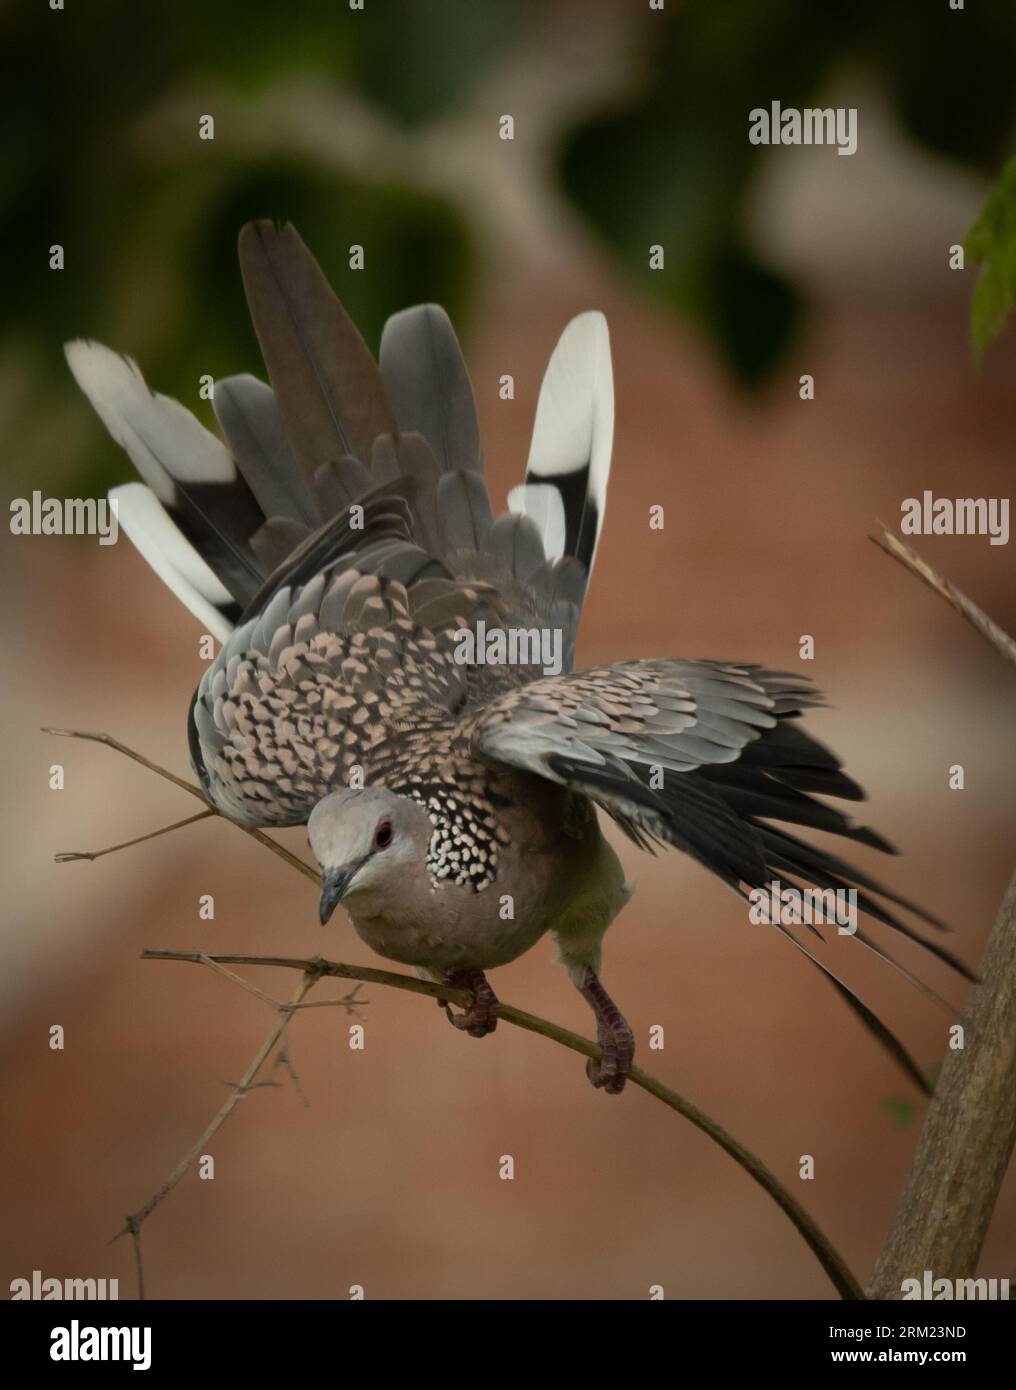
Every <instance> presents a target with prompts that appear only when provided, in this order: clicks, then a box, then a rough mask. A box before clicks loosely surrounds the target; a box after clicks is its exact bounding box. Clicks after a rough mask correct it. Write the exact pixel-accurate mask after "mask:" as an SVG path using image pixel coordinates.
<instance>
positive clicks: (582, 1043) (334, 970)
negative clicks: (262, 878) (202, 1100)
mask: <svg viewBox="0 0 1016 1390" xmlns="http://www.w3.org/2000/svg"><path fill="white" fill-rule="evenodd" d="M141 958H142V960H175V961H190V962H194V963H195V964H198V965H211V966H213V967H215V966H220V967H221V966H225V965H271V966H276V967H278V966H282V967H284V968H286V969H290V970H300V971H302V972H303V973H304V976H305V978H306V976H307V975H308V974H310V973H315V974H316V976H317V977H319V978H323V977H325V976H328V975H332V976H336V977H338V978H339V979H343V980H364V981H369V982H370V983H371V984H379V985H390V986H391V987H392V988H393V989H401V990H406V991H407V992H408V993H410V994H422V995H427V996H429V997H431V998H434V999H436V998H441V999H446V1000H449V1001H450V1002H451V1003H453V1004H458V1005H459V1006H460V1007H461V1008H468V1007H469V1005H470V1004H471V1003H472V994H471V993H470V991H469V990H466V989H453V988H452V987H451V986H449V985H443V984H442V985H438V984H434V983H432V982H431V981H429V980H420V979H417V978H416V977H415V976H411V975H400V974H397V973H396V972H394V971H390V970H375V969H372V968H370V967H361V966H352V965H345V964H342V963H341V962H339V961H331V960H325V959H324V958H323V957H321V956H315V957H312V958H310V959H306V960H305V959H302V958H299V957H295V956H249V955H214V956H209V955H206V954H205V953H204V952H202V951H156V950H152V951H142V953H141ZM221 973H222V974H225V975H226V976H227V978H231V979H234V980H235V981H236V982H238V983H241V984H243V985H244V987H245V988H246V987H248V986H247V982H246V981H241V980H239V978H238V977H236V976H233V975H232V972H227V971H224V970H223V971H221ZM269 1002H271V1001H269ZM336 1002H339V1001H336ZM498 1018H499V1020H502V1021H503V1022H505V1023H511V1024H513V1025H514V1026H515V1027H517V1028H524V1029H525V1030H526V1031H527V1032H529V1033H536V1034H538V1035H539V1036H540V1037H543V1038H549V1039H550V1041H551V1042H556V1043H559V1044H560V1045H561V1046H562V1047H567V1048H570V1049H571V1051H572V1052H578V1053H581V1054H582V1056H584V1057H597V1058H598V1057H600V1056H601V1055H602V1054H601V1051H600V1048H599V1047H598V1046H597V1045H596V1043H594V1042H591V1041H590V1040H589V1039H588V1038H583V1037H581V1036H580V1035H579V1034H578V1033H573V1032H571V1031H570V1030H569V1029H567V1028H562V1027H560V1026H559V1025H558V1024H556V1023H550V1022H549V1021H548V1020H547V1019H544V1018H538V1017H537V1016H536V1015H535V1014H530V1013H526V1012H525V1011H524V1010H523V1009H517V1008H515V1007H514V1006H513V1005H511V1004H505V1003H502V1004H501V1005H500V1008H499V1009H498ZM630 1080H631V1082H632V1084H633V1085H635V1086H640V1087H641V1088H642V1090H644V1091H648V1092H649V1094H650V1095H651V1096H655V1097H656V1099H657V1100H661V1101H662V1102H663V1103H664V1105H668V1106H669V1107H670V1108H671V1110H675V1111H677V1113H678V1114H679V1115H682V1116H684V1118H685V1119H686V1120H689V1121H690V1122H691V1124H693V1125H694V1126H695V1128H696V1129H699V1130H701V1131H702V1133H703V1134H706V1135H708V1137H709V1138H710V1139H712V1140H713V1142H714V1143H716V1144H719V1146H720V1148H722V1149H723V1150H724V1151H725V1152H726V1153H728V1154H729V1155H730V1156H731V1158H733V1159H734V1161H735V1162H736V1163H738V1164H740V1166H741V1167H742V1168H744V1169H745V1171H746V1172H747V1173H748V1174H750V1176H751V1177H753V1178H754V1179H755V1181H756V1182H757V1183H758V1184H759V1185H760V1186H761V1187H762V1188H764V1189H765V1191H766V1192H768V1193H769V1195H770V1196H771V1197H772V1198H773V1200H774V1201H775V1202H776V1204H777V1205H778V1206H779V1207H780V1208H781V1210H782V1211H783V1212H784V1213H785V1214H786V1216H787V1217H789V1219H790V1221H791V1222H792V1223H793V1224H794V1226H795V1227H796V1228H797V1230H798V1232H799V1233H800V1235H801V1236H802V1238H803V1239H804V1241H805V1242H806V1243H807V1245H808V1246H809V1247H810V1249H811V1250H812V1251H813V1253H814V1254H815V1256H816V1257H817V1259H818V1260H819V1262H820V1263H821V1265H822V1267H823V1269H824V1270H825V1271H826V1273H827V1274H828V1275H829V1278H830V1279H831V1280H832V1282H833V1284H834V1285H835V1287H836V1289H837V1290H838V1291H839V1293H840V1295H841V1296H842V1297H843V1298H847V1299H856V1298H863V1297H864V1292H863V1290H862V1289H861V1287H860V1285H859V1284H858V1283H857V1280H856V1279H855V1278H854V1276H853V1275H852V1274H851V1272H850V1270H849V1269H848V1267H847V1265H846V1263H845V1261H844V1260H843V1258H842V1256H840V1254H839V1253H838V1252H837V1251H836V1250H835V1249H834V1247H833V1246H832V1245H831V1244H830V1242H829V1240H828V1239H827V1237H826V1236H825V1235H824V1233H823V1232H822V1231H821V1229H820V1228H819V1227H818V1226H817V1225H816V1223H815V1222H814V1221H813V1220H812V1218H811V1217H810V1216H809V1214H808V1213H807V1212H806V1211H805V1210H804V1208H803V1207H802V1206H801V1205H800V1203H799V1202H797V1201H796V1199H795V1198H794V1197H792V1196H791V1195H790V1193H789V1192H788V1191H787V1189H786V1188H785V1187H784V1186H783V1185H782V1184H781V1183H780V1181H779V1179H778V1178H777V1177H776V1176H775V1174H774V1173H773V1172H772V1171H771V1170H770V1169H769V1168H767V1167H766V1165H765V1164H764V1163H763V1162H762V1160H761V1159H760V1158H757V1157H756V1155H755V1154H753V1153H752V1152H751V1151H750V1150H749V1149H746V1148H745V1147H744V1145H743V1144H741V1143H739V1142H738V1141H737V1140H736V1139H735V1138H734V1137H733V1135H731V1134H728V1133H727V1131H726V1130H725V1129H724V1128H723V1127H722V1126H721V1125H719V1124H717V1123H716V1121H715V1120H713V1119H711V1118H710V1117H709V1116H708V1115H706V1114H705V1113H704V1112H703V1111H702V1110H700V1109H699V1108H698V1106H696V1105H693V1104H692V1103H691V1101H689V1100H686V1099H685V1098H684V1096H681V1095H679V1094H678V1093H677V1091H674V1090H672V1089H671V1087H669V1086H665V1085H664V1084H663V1082H662V1081H659V1080H657V1078H656V1077H654V1076H650V1075H649V1073H648V1072H645V1071H643V1070H642V1068H641V1067H633V1068H632V1070H631V1076H630Z"/></svg>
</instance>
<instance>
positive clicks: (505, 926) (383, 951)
mask: <svg viewBox="0 0 1016 1390" xmlns="http://www.w3.org/2000/svg"><path fill="white" fill-rule="evenodd" d="M476 896H477V897H483V896H484V895H483V894H477V895H476ZM490 899H491V908H490V910H489V912H486V913H484V914H482V917H481V916H480V914H473V913H469V914H464V918H465V920H459V921H457V922H444V923H443V924H442V926H441V929H440V930H439V931H437V930H434V929H433V928H430V927H428V926H426V925H422V926H420V927H407V926H404V925H399V926H395V925H394V924H392V923H390V922H386V921H385V920H384V919H383V918H380V917H353V926H354V927H355V929H356V934H357V935H358V936H359V937H360V939H361V941H364V942H366V944H367V945H368V946H369V947H370V948H371V950H372V951H376V952H377V954H378V955H379V956H384V957H385V958H386V959H387V960H395V961H399V962H401V964H403V965H421V966H431V967H433V968H434V969H437V970H491V969H493V968H494V967H495V966H498V965H507V964H508V962H509V961H513V960H516V959H517V958H518V957H519V956H521V955H524V954H525V952H526V951H528V950H529V949H530V947H532V946H535V945H536V943H537V941H539V939H540V937H541V936H543V935H544V933H545V932H546V931H547V930H548V929H549V927H550V926H551V925H552V922H551V921H550V920H547V919H545V918H544V916H543V914H535V913H530V914H527V915H526V917H525V918H524V919H520V918H518V917H516V918H514V919H511V918H508V919H502V918H501V916H500V915H499V908H498V899H497V897H496V895H495V894H494V893H493V892H492V891H491V892H490ZM478 919H479V920H478Z"/></svg>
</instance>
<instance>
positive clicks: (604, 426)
mask: <svg viewBox="0 0 1016 1390" xmlns="http://www.w3.org/2000/svg"><path fill="white" fill-rule="evenodd" d="M613 439H614V382H613V375H612V372H611V363H610V335H609V333H608V331H607V320H606V319H605V318H604V316H603V315H602V314H601V313H600V312H599V311H598V310H590V311H589V312H588V313H585V314H579V315H578V317H577V318H574V319H572V321H571V322H570V323H569V324H568V326H567V328H566V329H565V330H564V332H563V333H562V334H561V337H560V339H559V340H558V344H557V347H556V348H555V349H554V352H553V354H552V356H551V359H550V362H549V363H548V364H547V370H546V372H545V373H544V377H543V384H542V386H541V387H540V398H539V402H538V404H537V407H536V420H535V423H534V425H533V438H532V444H531V445H530V449H529V462H528V464H527V465H526V481H525V484H524V486H523V487H521V488H514V489H513V491H512V494H511V496H510V497H509V499H508V504H509V506H510V507H511V509H512V511H514V512H525V514H526V515H528V516H531V517H532V519H533V520H534V521H535V522H536V524H537V526H539V527H540V531H541V535H542V536H543V543H544V549H545V550H546V552H547V554H548V556H551V555H553V556H554V557H555V558H557V557H558V556H560V555H561V554H562V553H563V554H566V555H574V556H575V557H576V558H577V559H579V560H581V561H582V563H583V564H584V565H585V566H586V569H587V570H589V571H591V570H592V567H593V561H594V559H595V556H596V547H597V544H598V541H599V534H600V528H601V526H602V524H603V516H604V511H605V509H606V500H607V479H608V477H609V474H610V454H611V448H612V446H613ZM551 491H552V492H556V493H557V495H558V497H559V498H560V501H561V508H560V509H558V508H557V507H556V506H555V505H554V504H553V502H551V500H550V498H549V496H548V493H549V492H551ZM562 513H563V524H564V541H563V544H562V541H561V521H562Z"/></svg>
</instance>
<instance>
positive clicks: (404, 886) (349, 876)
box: [307, 787, 434, 925]
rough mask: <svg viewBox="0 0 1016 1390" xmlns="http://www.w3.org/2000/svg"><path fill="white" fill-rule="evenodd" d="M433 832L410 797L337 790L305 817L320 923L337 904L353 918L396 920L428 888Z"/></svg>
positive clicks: (378, 791) (365, 790)
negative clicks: (318, 871)
mask: <svg viewBox="0 0 1016 1390" xmlns="http://www.w3.org/2000/svg"><path fill="white" fill-rule="evenodd" d="M433 829H434V827H433V826H432V825H431V822H430V818H429V817H428V816H427V813H426V812H425V811H424V810H423V808H422V807H421V806H419V805H418V804H417V803H416V802H415V801H413V800H412V799H411V798H410V797H406V796H398V795H397V794H396V793H395V792H391V791H388V790H387V789H386V788H385V787H364V788H362V789H360V790H354V789H352V788H343V789H342V790H341V791H335V792H330V793H329V795H328V796H326V797H323V798H322V800H321V801H319V802H318V804H317V805H316V806H315V807H314V810H313V811H312V812H311V815H310V820H309V821H308V822H307V835H308V838H309V839H310V846H311V849H312V850H313V851H314V856H315V858H316V859H317V861H318V865H319V867H320V869H321V923H322V925H324V923H325V922H327V921H328V920H329V918H330V917H331V915H332V913H333V912H334V911H335V909H336V907H337V906H338V905H339V903H340V902H344V903H345V904H346V906H347V907H348V908H349V909H350V911H351V912H353V913H354V914H355V913H356V912H357V911H359V912H361V913H363V914H365V915H369V916H372V917H375V916H387V915H389V914H391V915H397V908H398V905H399V904H400V903H405V901H406V899H407V898H409V897H412V896H413V895H414V893H415V890H416V888H417V887H418V886H419V887H420V888H421V889H422V888H423V887H424V886H426V885H427V884H428V883H429V879H428V877H427V870H426V861H427V850H428V846H429V844H430V837H431V835H432V833H433Z"/></svg>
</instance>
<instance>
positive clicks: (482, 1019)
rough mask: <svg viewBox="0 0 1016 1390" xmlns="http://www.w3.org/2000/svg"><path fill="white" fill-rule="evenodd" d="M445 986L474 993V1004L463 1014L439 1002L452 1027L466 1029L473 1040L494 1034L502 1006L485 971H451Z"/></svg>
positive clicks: (441, 1000) (443, 1002) (448, 972)
mask: <svg viewBox="0 0 1016 1390" xmlns="http://www.w3.org/2000/svg"><path fill="white" fill-rule="evenodd" d="M445 984H449V985H453V986H454V987H455V988H456V989H469V990H472V992H473V1003H472V1005H471V1006H470V1008H468V1009H467V1010H466V1012H465V1013H463V1014H453V1013H452V1011H451V1009H450V1008H449V1007H448V1005H447V1003H445V1001H444V1000H443V999H439V1000H438V1003H439V1004H440V1005H441V1006H442V1008H443V1009H444V1011H445V1013H446V1014H447V1015H448V1018H449V1021H450V1022H451V1023H452V1025H453V1026H454V1027H456V1028H462V1029H464V1030H465V1032H467V1033H468V1034H469V1036H470V1037H471V1038H485V1037H486V1036H487V1034H488V1033H493V1031H494V1029H495V1028H496V1027H497V1011H498V1009H499V1008H500V1005H499V1003H498V998H497V995H496V994H495V993H494V991H493V990H492V989H491V987H490V985H489V984H488V983H487V977H486V975H485V974H484V973H483V971H482V970H449V971H447V973H446V974H445Z"/></svg>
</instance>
